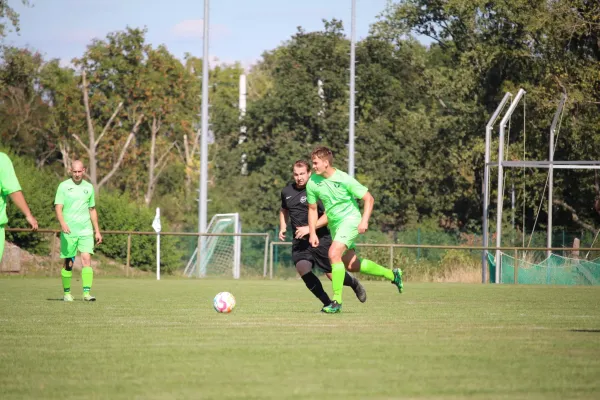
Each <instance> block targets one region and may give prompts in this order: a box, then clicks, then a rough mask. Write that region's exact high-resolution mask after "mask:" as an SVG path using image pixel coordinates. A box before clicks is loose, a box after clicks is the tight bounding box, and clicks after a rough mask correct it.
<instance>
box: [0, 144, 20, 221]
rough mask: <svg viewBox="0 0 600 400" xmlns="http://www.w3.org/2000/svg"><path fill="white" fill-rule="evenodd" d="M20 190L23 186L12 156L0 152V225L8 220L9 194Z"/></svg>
mask: <svg viewBox="0 0 600 400" xmlns="http://www.w3.org/2000/svg"><path fill="white" fill-rule="evenodd" d="M20 190H21V186H20V185H19V180H18V179H17V176H16V175H15V169H14V168H13V165H12V162H11V161H10V158H8V156H7V155H6V154H4V153H0V226H4V225H6V223H7V222H8V217H7V215H6V198H7V197H8V195H9V194H11V193H14V192H18V191H20Z"/></svg>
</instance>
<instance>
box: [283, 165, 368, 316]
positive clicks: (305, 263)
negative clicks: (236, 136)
mask: <svg viewBox="0 0 600 400" xmlns="http://www.w3.org/2000/svg"><path fill="white" fill-rule="evenodd" d="M293 172H294V181H295V182H294V183H292V184H290V185H288V186H286V187H285V188H283V190H282V191H281V209H280V210H279V240H281V241H284V240H285V233H286V230H287V223H286V222H287V219H288V217H289V219H290V222H291V225H292V232H293V236H294V239H293V241H292V260H293V261H294V265H295V266H296V270H297V271H298V274H300V277H301V278H302V280H303V281H304V283H305V284H306V287H307V288H308V290H310V291H311V292H312V293H313V294H314V295H315V297H317V298H318V299H319V300H321V302H322V303H323V306H327V305H329V304H331V299H330V298H329V295H328V294H327V293H326V292H325V290H323V285H322V283H321V280H320V279H319V278H318V277H317V276H316V275H315V274H314V273H313V272H312V268H313V267H314V266H317V267H319V268H321V269H322V270H323V271H325V272H326V274H327V277H328V278H329V279H331V264H330V263H329V258H328V255H327V253H328V251H329V246H330V245H331V235H330V234H329V230H328V229H327V216H326V215H325V214H324V212H323V205H322V204H321V203H320V202H319V203H318V204H317V215H318V220H317V223H316V235H317V237H318V238H319V245H318V246H317V247H312V246H311V245H310V243H309V241H308V233H309V232H308V204H307V202H306V182H307V181H308V179H309V178H310V175H311V172H310V166H309V164H308V162H306V161H303V160H298V161H296V162H295V163H294V167H293ZM342 280H343V285H344V286H350V287H351V288H352V290H354V293H355V294H356V297H357V298H358V300H360V301H361V302H362V303H364V302H365V301H367V293H366V291H365V289H364V287H363V286H362V285H361V284H360V282H359V281H358V279H356V278H355V277H354V276H352V275H351V274H349V273H348V272H346V273H345V275H344V276H343V278H342Z"/></svg>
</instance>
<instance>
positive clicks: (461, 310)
mask: <svg viewBox="0 0 600 400" xmlns="http://www.w3.org/2000/svg"><path fill="white" fill-rule="evenodd" d="M324 284H325V287H326V289H327V290H328V291H329V292H330V291H331V290H330V286H329V283H328V282H324ZM80 285H81V283H80V282H73V286H74V295H76V298H77V299H78V300H79V298H80V290H81V289H80ZM94 285H95V286H94V291H93V292H94V294H95V295H96V296H97V297H98V301H97V302H95V303H84V302H83V301H76V302H74V303H64V302H62V301H58V299H60V298H61V290H60V280H59V278H54V279H51V278H25V279H23V278H20V277H11V278H5V279H0V289H1V290H0V310H1V311H0V343H1V347H0V398H2V399H22V398H34V399H70V398H73V399H86V400H88V399H99V398H107V399H186V398H189V399H210V398H215V399H217V398H218V399H238V398H251V399H284V398H295V399H296V398H297V399H320V398H323V399H325V398H335V399H390V398H419V399H459V398H471V399H498V398H506V399H508V398H510V399H515V398H531V399H566V398H577V399H579V398H582V399H583V398H589V399H593V398H595V399H597V398H600V379H598V377H599V376H600V305H599V304H600V288H598V287H560V288H558V287H539V286H537V287H536V286H527V287H526V286H516V287H515V286H491V285H486V286H482V285H461V284H410V283H409V284H407V285H406V292H405V293H404V294H402V295H399V294H398V293H397V292H396V290H395V289H394V287H392V286H391V285H389V284H387V283H384V282H373V281H369V282H365V287H366V288H367V291H368V294H369V299H368V301H367V303H365V304H360V303H359V302H358V301H357V300H356V299H355V298H354V297H353V296H354V295H353V293H352V291H351V290H347V291H346V292H345V296H344V298H345V301H344V312H343V313H342V314H339V315H324V314H321V313H319V312H318V311H319V308H320V306H319V303H318V301H317V300H316V299H314V298H313V297H312V295H311V294H310V293H309V292H308V291H307V290H306V288H305V286H304V284H303V283H302V281H299V280H289V281H262V280H246V281H233V280H183V279H173V278H167V279H164V280H162V281H160V282H157V281H154V280H151V279H129V280H127V279H113V278H98V279H96V281H95V282H94ZM219 291H231V292H232V293H233V294H234V295H235V296H236V298H237V302H238V305H237V307H236V309H235V310H234V312H233V313H232V314H229V315H225V314H217V313H216V312H215V311H213V309H212V298H213V296H214V295H215V294H216V293H217V292H219Z"/></svg>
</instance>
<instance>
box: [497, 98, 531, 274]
mask: <svg viewBox="0 0 600 400" xmlns="http://www.w3.org/2000/svg"><path fill="white" fill-rule="evenodd" d="M524 95H525V90H523V89H519V92H518V93H517V96H516V97H515V100H514V101H513V102H512V104H511V105H510V107H509V108H508V111H506V114H505V115H504V117H503V118H502V121H501V122H500V138H499V139H498V195H497V198H496V247H500V244H501V243H502V208H503V192H504V169H503V167H502V161H504V130H505V129H506V124H507V122H508V120H509V119H510V116H511V115H512V113H513V112H514V111H515V108H517V104H519V101H520V100H521V98H522V97H523V96H524ZM500 268H502V260H501V259H500V250H496V279H495V281H496V283H500Z"/></svg>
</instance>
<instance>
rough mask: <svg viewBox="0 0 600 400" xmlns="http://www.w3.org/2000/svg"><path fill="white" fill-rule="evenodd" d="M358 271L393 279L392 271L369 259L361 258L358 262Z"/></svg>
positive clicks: (389, 279)
mask: <svg viewBox="0 0 600 400" xmlns="http://www.w3.org/2000/svg"><path fill="white" fill-rule="evenodd" d="M360 272H361V273H363V274H367V275H373V276H383V277H384V278H385V279H387V280H388V281H393V280H394V273H393V272H392V270H391V269H387V268H386V267H382V266H381V265H379V264H376V263H374V262H373V261H371V260H367V259H363V260H362V261H361V262H360Z"/></svg>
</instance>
